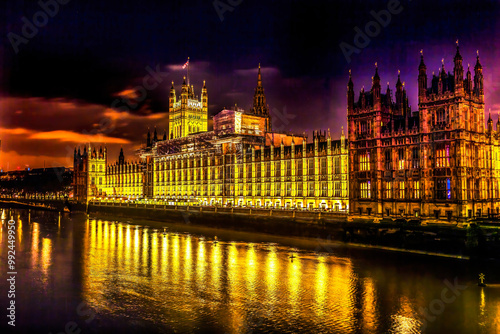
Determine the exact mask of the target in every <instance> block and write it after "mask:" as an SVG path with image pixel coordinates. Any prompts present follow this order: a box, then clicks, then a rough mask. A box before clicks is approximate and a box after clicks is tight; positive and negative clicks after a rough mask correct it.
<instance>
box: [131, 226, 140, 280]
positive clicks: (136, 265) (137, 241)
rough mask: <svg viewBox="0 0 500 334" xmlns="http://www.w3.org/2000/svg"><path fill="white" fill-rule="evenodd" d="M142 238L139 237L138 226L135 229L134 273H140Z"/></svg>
mask: <svg viewBox="0 0 500 334" xmlns="http://www.w3.org/2000/svg"><path fill="white" fill-rule="evenodd" d="M139 244H140V239H139V229H138V228H137V226H136V227H135V229H134V259H133V262H134V273H136V274H138V273H139V251H140V250H141V248H140V246H139Z"/></svg>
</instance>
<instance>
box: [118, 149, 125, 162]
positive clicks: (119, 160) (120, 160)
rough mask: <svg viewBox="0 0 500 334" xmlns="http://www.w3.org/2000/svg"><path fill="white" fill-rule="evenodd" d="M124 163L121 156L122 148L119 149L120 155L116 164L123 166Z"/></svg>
mask: <svg viewBox="0 0 500 334" xmlns="http://www.w3.org/2000/svg"><path fill="white" fill-rule="evenodd" d="M124 163H125V155H124V154H123V148H121V149H120V155H119V156H118V164H120V165H123V164H124Z"/></svg>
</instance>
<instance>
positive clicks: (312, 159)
mask: <svg viewBox="0 0 500 334" xmlns="http://www.w3.org/2000/svg"><path fill="white" fill-rule="evenodd" d="M308 167H309V174H308V175H314V158H310V159H309V161H308Z"/></svg>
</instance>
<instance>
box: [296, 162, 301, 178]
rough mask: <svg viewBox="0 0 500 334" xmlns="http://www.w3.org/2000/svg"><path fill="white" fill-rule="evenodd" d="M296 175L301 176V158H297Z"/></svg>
mask: <svg viewBox="0 0 500 334" xmlns="http://www.w3.org/2000/svg"><path fill="white" fill-rule="evenodd" d="M296 175H297V176H302V159H299V160H297V173H296Z"/></svg>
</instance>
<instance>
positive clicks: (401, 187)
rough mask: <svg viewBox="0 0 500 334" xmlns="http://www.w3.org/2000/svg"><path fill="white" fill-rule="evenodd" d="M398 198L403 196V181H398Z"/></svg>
mask: <svg viewBox="0 0 500 334" xmlns="http://www.w3.org/2000/svg"><path fill="white" fill-rule="evenodd" d="M399 198H400V199H404V198H405V182H404V181H400V182H399Z"/></svg>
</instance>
